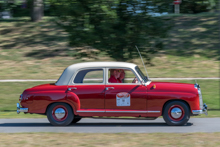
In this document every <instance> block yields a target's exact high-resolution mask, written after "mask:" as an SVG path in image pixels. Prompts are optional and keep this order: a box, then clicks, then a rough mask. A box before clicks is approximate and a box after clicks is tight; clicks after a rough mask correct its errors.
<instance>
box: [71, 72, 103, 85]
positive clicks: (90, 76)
mask: <svg viewBox="0 0 220 147" xmlns="http://www.w3.org/2000/svg"><path fill="white" fill-rule="evenodd" d="M103 79H104V78H103V69H85V70H81V71H79V72H78V73H77V75H76V76H75V79H74V81H73V82H74V83H77V84H78V83H85V84H86V83H96V84H98V83H103Z"/></svg>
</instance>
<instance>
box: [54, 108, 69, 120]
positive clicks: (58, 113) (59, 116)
mask: <svg viewBox="0 0 220 147" xmlns="http://www.w3.org/2000/svg"><path fill="white" fill-rule="evenodd" d="M54 114H55V116H56V118H57V119H62V118H63V117H64V116H65V114H66V112H65V110H64V109H63V108H58V109H56V110H55V112H54Z"/></svg>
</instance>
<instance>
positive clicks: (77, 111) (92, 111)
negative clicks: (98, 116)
mask: <svg viewBox="0 0 220 147" xmlns="http://www.w3.org/2000/svg"><path fill="white" fill-rule="evenodd" d="M76 112H105V111H87V110H77V111H76Z"/></svg>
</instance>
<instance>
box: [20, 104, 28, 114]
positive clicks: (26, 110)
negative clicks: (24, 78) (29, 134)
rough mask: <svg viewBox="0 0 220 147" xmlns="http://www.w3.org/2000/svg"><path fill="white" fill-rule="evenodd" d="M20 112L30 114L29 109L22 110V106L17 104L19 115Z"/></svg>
mask: <svg viewBox="0 0 220 147" xmlns="http://www.w3.org/2000/svg"><path fill="white" fill-rule="evenodd" d="M20 112H28V108H20V104H19V103H17V114H19V113H20Z"/></svg>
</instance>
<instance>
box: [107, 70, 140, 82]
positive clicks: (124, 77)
mask: <svg viewBox="0 0 220 147" xmlns="http://www.w3.org/2000/svg"><path fill="white" fill-rule="evenodd" d="M108 83H139V82H138V79H137V78H136V76H135V74H134V73H133V72H132V70H130V69H109V71H108Z"/></svg>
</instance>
